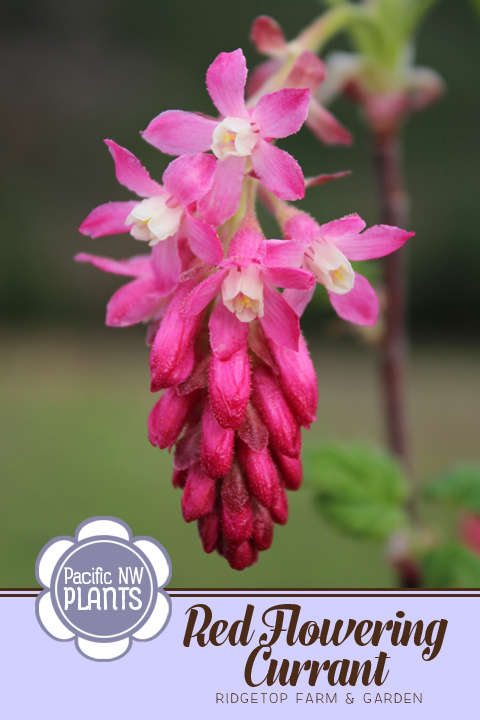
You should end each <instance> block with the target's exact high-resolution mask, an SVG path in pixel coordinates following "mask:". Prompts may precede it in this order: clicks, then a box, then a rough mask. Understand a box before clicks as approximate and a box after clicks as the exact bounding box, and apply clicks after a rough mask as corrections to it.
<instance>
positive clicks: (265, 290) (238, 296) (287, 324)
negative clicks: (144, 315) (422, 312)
mask: <svg viewBox="0 0 480 720" xmlns="http://www.w3.org/2000/svg"><path fill="white" fill-rule="evenodd" d="M279 243H280V244H279ZM293 245H294V250H295V251H297V243H294V244H293ZM287 246H288V248H287V247H286V246H285V243H284V242H283V241H277V240H272V241H268V240H265V239H264V237H263V235H262V234H261V232H260V230H259V228H258V225H256V223H255V222H254V221H252V220H251V219H248V218H247V219H246V220H244V221H243V222H242V224H241V226H240V228H239V230H237V232H236V233H235V235H234V236H233V238H232V240H231V241H230V246H229V249H228V254H227V258H226V260H224V261H223V262H222V263H220V265H219V270H218V271H216V272H215V273H214V274H213V275H210V277H208V278H207V279H206V280H204V281H203V282H201V283H200V284H199V285H197V287H196V288H195V289H194V290H193V292H192V293H191V295H190V296H189V297H188V299H187V301H186V303H185V305H184V308H183V314H184V315H186V316H187V317H191V316H194V315H196V314H197V313H199V312H201V311H202V310H203V309H204V308H205V307H206V306H207V305H208V304H209V303H210V302H211V301H212V300H213V299H214V298H215V296H216V295H217V294H218V293H221V297H220V298H219V302H218V304H217V306H216V307H215V309H214V311H213V313H212V315H211V318H210V323H209V329H210V339H211V344H212V349H213V352H214V353H215V355H217V356H218V357H219V358H220V359H223V360H225V359H227V358H228V357H230V356H231V355H232V354H233V353H235V352H238V351H239V350H240V349H242V348H245V347H246V343H247V336H248V323H250V322H251V321H252V320H254V319H256V318H258V321H259V323H260V325H261V326H262V329H263V331H264V333H265V335H266V336H267V337H268V338H270V339H271V340H273V341H274V342H275V343H277V344H279V345H282V346H284V347H286V348H289V349H291V350H294V351H298V343H299V338H300V326H299V322H298V316H297V315H296V314H295V313H294V312H292V309H291V307H290V306H289V305H288V303H287V302H286V301H285V299H284V298H283V296H282V295H280V294H279V293H278V292H277V291H276V290H275V289H274V287H273V285H275V286H277V287H282V288H291V289H295V290H300V291H303V292H309V291H310V289H311V288H313V286H314V283H315V281H314V277H313V275H312V273H311V272H309V271H308V270H305V269H301V268H300V267H287V266H286V263H285V253H287V252H288V249H289V247H290V244H289V243H287Z"/></svg>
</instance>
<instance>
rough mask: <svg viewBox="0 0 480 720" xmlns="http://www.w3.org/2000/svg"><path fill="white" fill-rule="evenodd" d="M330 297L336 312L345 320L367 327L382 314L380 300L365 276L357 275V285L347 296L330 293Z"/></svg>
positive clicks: (373, 323)
mask: <svg viewBox="0 0 480 720" xmlns="http://www.w3.org/2000/svg"><path fill="white" fill-rule="evenodd" d="M328 296H329V298H330V302H331V303H332V306H333V308H334V310H335V312H336V313H337V315H339V316H340V317H341V318H342V319H343V320H347V321H348V322H351V323H355V324H356V325H367V326H371V325H375V323H376V322H377V320H378V315H379V312H380V308H379V304H378V298H377V295H376V293H375V290H374V289H373V288H372V286H371V285H370V283H369V282H368V280H367V279H366V278H364V277H363V275H359V274H358V273H355V284H354V286H353V290H350V292H348V293H345V295H338V294H337V293H332V292H329V293H328Z"/></svg>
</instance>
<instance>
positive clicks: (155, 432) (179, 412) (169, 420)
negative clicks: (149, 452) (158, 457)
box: [148, 388, 197, 450]
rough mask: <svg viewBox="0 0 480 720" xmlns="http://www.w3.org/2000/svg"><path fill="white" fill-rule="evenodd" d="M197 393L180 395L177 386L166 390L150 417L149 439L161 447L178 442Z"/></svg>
mask: <svg viewBox="0 0 480 720" xmlns="http://www.w3.org/2000/svg"><path fill="white" fill-rule="evenodd" d="M196 399H197V398H196V395H194V394H191V395H183V396H181V395H178V394H177V391H176V389H175V388H168V390H165V392H164V393H163V395H162V397H161V398H160V400H159V401H158V402H157V403H156V404H155V405H154V406H153V408H152V411H151V412H150V415H149V417H148V439H149V440H150V442H151V443H152V445H155V446H157V447H159V448H160V449H162V450H163V449H164V448H167V447H168V448H171V447H172V445H174V444H175V443H176V442H177V439H178V436H179V435H180V433H181V431H182V428H183V426H184V425H185V423H186V422H187V419H188V415H189V412H190V410H191V408H192V405H193V404H194V403H195V400H196Z"/></svg>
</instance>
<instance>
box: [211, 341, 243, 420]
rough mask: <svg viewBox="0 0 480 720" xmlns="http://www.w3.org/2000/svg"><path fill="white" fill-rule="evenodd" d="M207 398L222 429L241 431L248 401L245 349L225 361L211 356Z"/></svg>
mask: <svg viewBox="0 0 480 720" xmlns="http://www.w3.org/2000/svg"><path fill="white" fill-rule="evenodd" d="M209 397H210V405H211V407H212V411H213V414H214V415H215V417H216V418H217V421H218V422H219V424H220V425H221V426H222V427H224V428H232V429H233V430H235V429H236V428H238V427H240V425H241V424H242V422H243V420H244V418H245V413H246V410H247V405H248V399H249V397H250V361H249V359H248V353H247V351H246V349H243V350H239V351H238V352H236V353H235V354H234V355H232V356H231V357H230V358H229V359H228V360H219V359H218V358H216V357H215V355H213V356H212V359H211V361H210V372H209Z"/></svg>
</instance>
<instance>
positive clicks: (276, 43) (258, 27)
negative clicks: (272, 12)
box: [250, 15, 287, 56]
mask: <svg viewBox="0 0 480 720" xmlns="http://www.w3.org/2000/svg"><path fill="white" fill-rule="evenodd" d="M250 39H251V41H252V42H253V44H254V45H255V47H256V49H257V50H258V52H259V53H262V55H280V56H283V55H284V54H285V52H286V50H287V41H286V40H285V36H284V34H283V31H282V28H281V27H280V25H279V24H278V23H277V21H276V20H274V19H273V18H271V17H269V16H268V15H260V17H257V18H256V19H255V20H254V21H253V24H252V29H251V30H250Z"/></svg>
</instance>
